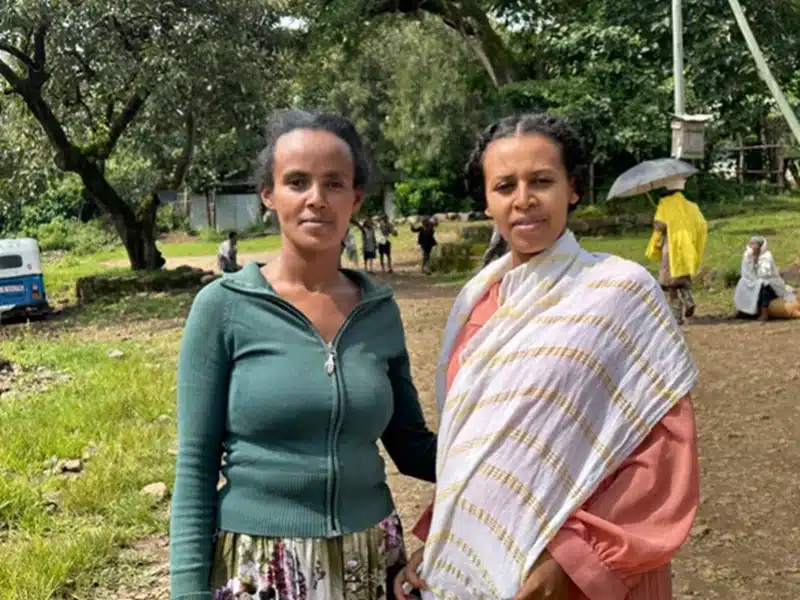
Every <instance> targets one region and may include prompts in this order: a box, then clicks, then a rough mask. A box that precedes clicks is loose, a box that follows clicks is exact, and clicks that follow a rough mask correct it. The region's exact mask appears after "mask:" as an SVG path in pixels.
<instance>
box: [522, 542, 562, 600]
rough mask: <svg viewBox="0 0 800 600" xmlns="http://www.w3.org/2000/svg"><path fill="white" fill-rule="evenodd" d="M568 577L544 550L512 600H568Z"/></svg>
mask: <svg viewBox="0 0 800 600" xmlns="http://www.w3.org/2000/svg"><path fill="white" fill-rule="evenodd" d="M568 593H569V577H568V576H567V574H566V573H565V572H564V569H562V568H561V565H559V564H558V563H557V562H556V560H555V559H554V558H553V557H552V556H551V555H550V553H549V552H548V551H547V550H545V551H543V552H542V554H541V555H540V556H539V558H538V559H537V560H536V563H535V564H534V565H533V568H532V569H531V572H530V574H529V575H528V578H527V579H526V580H525V583H524V584H522V588H521V589H520V590H519V592H517V595H516V596H514V600H568V599H567V594H568Z"/></svg>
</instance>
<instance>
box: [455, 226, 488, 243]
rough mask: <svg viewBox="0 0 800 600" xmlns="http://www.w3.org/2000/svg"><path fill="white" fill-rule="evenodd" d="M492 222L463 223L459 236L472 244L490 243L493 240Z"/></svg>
mask: <svg viewBox="0 0 800 600" xmlns="http://www.w3.org/2000/svg"><path fill="white" fill-rule="evenodd" d="M493 231H494V226H493V225H492V224H486V223H481V224H480V225H463V226H461V227H459V230H458V235H459V237H460V238H461V239H462V240H464V241H467V242H470V243H472V244H488V243H489V242H490V241H491V240H492V232H493Z"/></svg>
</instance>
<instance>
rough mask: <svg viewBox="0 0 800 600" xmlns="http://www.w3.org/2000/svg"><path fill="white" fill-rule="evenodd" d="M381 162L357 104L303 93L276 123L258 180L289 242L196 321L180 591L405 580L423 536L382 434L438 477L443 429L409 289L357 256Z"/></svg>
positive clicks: (175, 563)
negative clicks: (326, 109) (407, 539)
mask: <svg viewBox="0 0 800 600" xmlns="http://www.w3.org/2000/svg"><path fill="white" fill-rule="evenodd" d="M367 174H368V169H367V165H366V160H365V157H364V151H363V149H362V145H361V141H360V139H359V136H358V134H357V133H356V131H355V129H354V127H353V125H352V124H351V123H350V122H349V121H347V120H346V119H343V118H340V117H335V116H329V115H321V114H314V113H307V112H303V111H287V112H282V113H279V114H278V115H277V116H275V117H274V118H273V120H272V121H271V122H270V124H269V126H268V127H267V146H266V148H265V149H264V151H263V152H262V153H261V155H260V156H259V161H258V184H259V186H260V193H261V198H262V200H263V201H264V203H265V205H266V206H267V208H269V209H271V210H273V211H275V213H276V214H277V216H278V219H279V221H280V227H281V250H280V254H279V256H278V257H277V258H276V259H274V260H273V261H270V262H269V263H268V264H266V265H265V266H263V267H259V265H257V264H256V263H251V264H249V265H247V266H246V267H245V268H244V269H242V270H241V271H239V272H237V273H234V274H230V275H226V276H224V277H223V278H222V279H221V280H218V281H216V282H214V283H212V284H211V285H209V286H207V287H206V288H204V289H203V290H202V291H201V292H200V293H199V294H198V296H197V298H196V300H195V302H194V305H193V306H192V310H191V312H190V314H189V318H188V320H187V322H186V328H185V331H184V338H183V344H182V348H181V353H180V359H179V366H178V459H177V470H176V476H175V489H174V499H173V507H172V523H171V531H170V551H171V558H170V566H171V597H172V598H173V599H174V600H178V599H180V600H200V599H202V600H210V599H211V598H214V599H215V600H228V599H231V600H232V599H234V598H237V599H248V598H254V599H257V600H260V599H267V598H275V599H280V600H383V599H384V598H388V597H389V594H390V593H391V591H390V586H387V577H388V578H391V577H392V576H393V573H394V572H395V571H396V570H397V569H399V568H400V567H401V566H402V564H403V562H404V561H405V552H404V548H403V540H402V530H401V526H400V520H399V518H398V517H397V514H396V513H395V510H394V506H393V503H392V498H391V493H390V491H389V487H388V485H387V483H386V474H385V469H384V462H383V460H382V458H381V456H380V453H379V450H378V444H377V441H378V439H380V440H381V441H382V442H383V445H384V447H385V448H386V450H387V452H388V453H389V455H390V456H391V458H392V460H393V461H394V463H395V464H396V465H397V467H398V469H399V470H400V472H401V473H404V474H406V475H410V476H412V477H417V478H420V479H424V480H427V481H433V480H434V477H435V461H436V438H435V435H434V434H433V433H432V432H431V431H430V430H429V429H428V428H427V426H426V424H425V420H424V418H423V415H422V411H421V409H420V405H419V401H418V398H417V391H416V389H415V387H414V384H413V382H412V380H411V371H410V366H409V359H408V352H407V350H406V344H405V335H404V333H403V326H402V322H401V318H400V311H399V309H398V306H397V304H396V302H395V300H394V298H393V295H392V291H391V289H390V288H388V287H386V286H381V285H377V284H376V283H374V282H372V281H371V280H369V279H368V278H367V277H365V276H364V275H362V274H360V273H358V272H355V271H348V270H344V269H340V268H339V250H340V244H341V241H342V239H344V236H345V233H346V231H347V228H348V225H349V222H350V219H351V217H352V216H353V214H354V213H355V212H356V211H357V210H358V208H359V205H360V203H361V199H362V194H363V190H364V186H365V184H366V181H367ZM220 471H221V473H222V475H223V477H224V478H223V481H224V484H223V485H221V486H220V488H219V489H217V488H218V481H219V475H220ZM389 581H391V579H389Z"/></svg>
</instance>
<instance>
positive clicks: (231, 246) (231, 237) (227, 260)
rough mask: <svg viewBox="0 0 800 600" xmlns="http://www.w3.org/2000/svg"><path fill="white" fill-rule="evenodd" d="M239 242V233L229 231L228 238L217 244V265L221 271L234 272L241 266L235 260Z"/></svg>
mask: <svg viewBox="0 0 800 600" xmlns="http://www.w3.org/2000/svg"><path fill="white" fill-rule="evenodd" d="M238 242H239V234H238V233H236V232H235V231H231V232H230V233H229V234H228V239H226V240H225V241H224V242H222V243H221V244H220V245H219V250H217V266H218V267H219V270H220V271H222V272H223V273H236V271H238V270H239V269H241V267H240V266H239V263H238V262H237V255H238V253H239V250H238V248H237V245H238Z"/></svg>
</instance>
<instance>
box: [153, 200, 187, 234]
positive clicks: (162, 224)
mask: <svg viewBox="0 0 800 600" xmlns="http://www.w3.org/2000/svg"><path fill="white" fill-rule="evenodd" d="M189 229H190V227H189V217H188V216H186V215H183V214H181V212H180V211H179V210H177V209H176V208H175V205H174V204H173V203H171V202H170V203H168V204H162V205H161V206H159V207H158V212H157V213H156V231H157V232H158V233H169V232H171V231H184V232H186V233H188V232H189Z"/></svg>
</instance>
